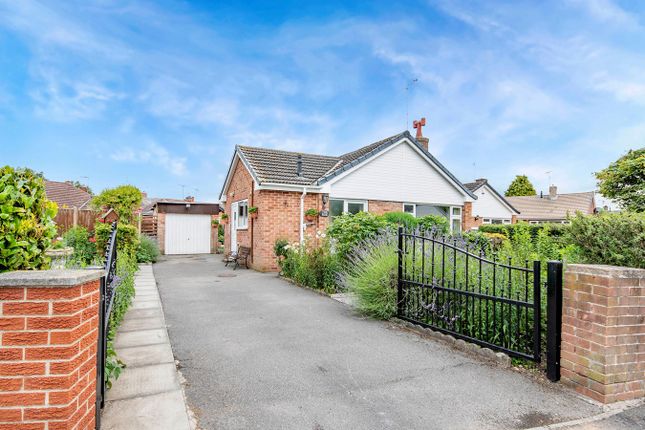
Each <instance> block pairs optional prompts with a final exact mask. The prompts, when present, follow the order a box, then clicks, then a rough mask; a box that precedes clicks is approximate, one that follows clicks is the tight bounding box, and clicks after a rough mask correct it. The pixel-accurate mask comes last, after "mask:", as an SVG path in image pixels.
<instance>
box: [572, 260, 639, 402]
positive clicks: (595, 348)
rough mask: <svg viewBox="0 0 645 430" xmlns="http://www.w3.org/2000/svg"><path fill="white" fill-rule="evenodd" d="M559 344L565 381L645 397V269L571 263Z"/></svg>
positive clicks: (594, 392)
mask: <svg viewBox="0 0 645 430" xmlns="http://www.w3.org/2000/svg"><path fill="white" fill-rule="evenodd" d="M561 348H562V359H561V366H562V367H561V374H562V380H563V382H565V383H567V384H569V385H571V386H573V387H574V388H575V389H576V391H578V392H580V393H581V394H584V395H586V396H589V397H591V398H593V399H595V400H597V401H600V402H603V403H611V402H616V401H621V400H630V399H637V398H641V397H643V396H645V270H642V269H632V268H625V267H614V266H601V265H583V264H570V265H568V266H567V269H566V273H565V276H564V286H563V315H562V344H561Z"/></svg>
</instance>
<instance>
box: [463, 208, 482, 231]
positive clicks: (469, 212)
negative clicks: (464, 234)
mask: <svg viewBox="0 0 645 430" xmlns="http://www.w3.org/2000/svg"><path fill="white" fill-rule="evenodd" d="M481 224H482V219H481V218H479V219H477V220H476V219H475V217H474V216H473V203H472V202H464V207H463V210H462V213H461V229H462V230H463V231H468V230H470V229H472V228H475V227H479V226H480V225H481Z"/></svg>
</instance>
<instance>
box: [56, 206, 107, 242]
mask: <svg viewBox="0 0 645 430" xmlns="http://www.w3.org/2000/svg"><path fill="white" fill-rule="evenodd" d="M98 215H99V214H98V212H95V211H93V210H90V209H80V210H78V214H77V215H76V225H80V226H82V227H85V228H86V229H88V230H89V231H94V223H95V222H96V217H97V216H98ZM54 222H56V227H57V229H58V236H62V235H63V233H65V232H66V231H67V230H69V229H70V228H72V227H74V225H75V224H74V208H59V209H58V213H57V214H56V217H55V218H54Z"/></svg>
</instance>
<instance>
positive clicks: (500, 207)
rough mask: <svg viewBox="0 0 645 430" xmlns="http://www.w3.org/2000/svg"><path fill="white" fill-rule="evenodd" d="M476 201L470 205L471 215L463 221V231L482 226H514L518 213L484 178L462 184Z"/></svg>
mask: <svg viewBox="0 0 645 430" xmlns="http://www.w3.org/2000/svg"><path fill="white" fill-rule="evenodd" d="M464 186H465V187H466V188H468V189H469V190H470V191H471V192H472V193H473V194H475V195H476V196H477V200H475V201H474V202H473V203H472V214H471V216H470V218H469V219H467V220H466V219H465V220H464V225H465V227H464V229H465V230H470V229H475V228H478V227H479V226H480V225H482V224H515V223H516V222H517V216H518V215H519V214H520V212H519V211H518V210H517V209H515V208H514V207H513V205H511V204H510V203H509V201H508V200H507V199H506V198H505V197H504V196H502V195H501V194H500V193H498V192H497V190H496V189H495V188H493V186H492V185H491V184H490V183H489V182H488V180H487V179H485V178H480V179H475V181H473V182H468V183H466V184H464Z"/></svg>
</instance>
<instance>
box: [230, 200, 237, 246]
mask: <svg viewBox="0 0 645 430" xmlns="http://www.w3.org/2000/svg"><path fill="white" fill-rule="evenodd" d="M237 216H238V213H237V203H231V218H230V221H231V222H230V223H229V226H230V228H231V235H230V236H231V252H237Z"/></svg>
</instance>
